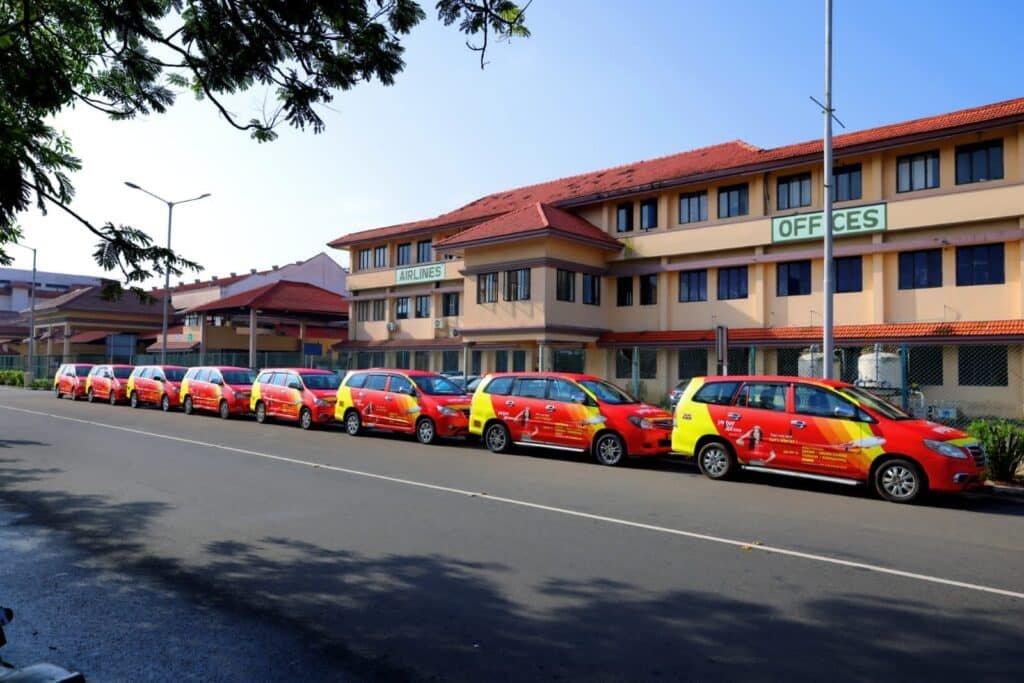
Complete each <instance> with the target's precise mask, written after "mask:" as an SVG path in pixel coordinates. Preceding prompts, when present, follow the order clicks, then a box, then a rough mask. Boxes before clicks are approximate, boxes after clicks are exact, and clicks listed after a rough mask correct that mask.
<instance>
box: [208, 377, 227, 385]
mask: <svg viewBox="0 0 1024 683" xmlns="http://www.w3.org/2000/svg"><path fill="white" fill-rule="evenodd" d="M210 383H211V384H216V385H217V386H223V385H224V380H222V379H220V378H217V379H211V380H210Z"/></svg>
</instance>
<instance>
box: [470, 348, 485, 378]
mask: <svg viewBox="0 0 1024 683" xmlns="http://www.w3.org/2000/svg"><path fill="white" fill-rule="evenodd" d="M483 356H484V352H483V351H471V352H470V354H469V374H471V375H479V374H480V367H481V365H482V364H483Z"/></svg>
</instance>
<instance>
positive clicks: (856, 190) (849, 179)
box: [832, 164, 861, 202]
mask: <svg viewBox="0 0 1024 683" xmlns="http://www.w3.org/2000/svg"><path fill="white" fill-rule="evenodd" d="M860 196H861V173H860V164H851V165H850V166H839V167H838V168H834V169H832V200H833V201H836V202H849V201H853V200H854V199H860Z"/></svg>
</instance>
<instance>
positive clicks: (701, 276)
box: [679, 268, 708, 304]
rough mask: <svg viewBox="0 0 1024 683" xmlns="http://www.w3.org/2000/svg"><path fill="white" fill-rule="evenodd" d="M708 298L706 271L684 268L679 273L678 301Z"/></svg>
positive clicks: (686, 301) (684, 301)
mask: <svg viewBox="0 0 1024 683" xmlns="http://www.w3.org/2000/svg"><path fill="white" fill-rule="evenodd" d="M707 300H708V271H707V270H705V269H703V268H702V269H701V270H684V271H683V272H681V273H679V303H683V304H685V303H689V302H692V301H707Z"/></svg>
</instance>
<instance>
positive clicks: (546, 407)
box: [544, 403, 555, 413]
mask: <svg viewBox="0 0 1024 683" xmlns="http://www.w3.org/2000/svg"><path fill="white" fill-rule="evenodd" d="M544 410H546V411H548V412H549V413H553V412H555V407H554V406H553V405H551V404H550V403H549V404H547V405H546V406H544Z"/></svg>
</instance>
